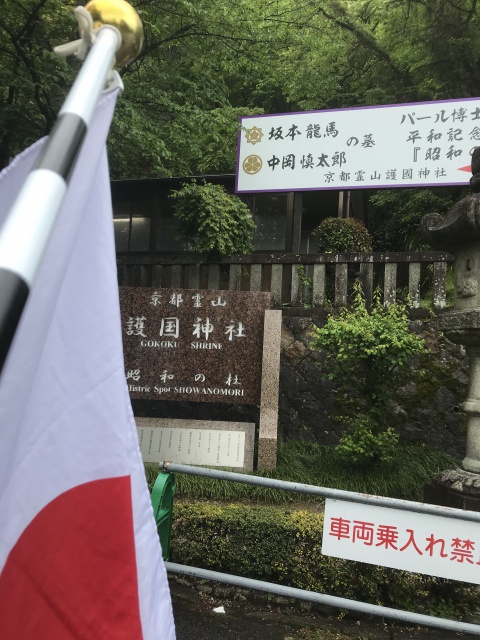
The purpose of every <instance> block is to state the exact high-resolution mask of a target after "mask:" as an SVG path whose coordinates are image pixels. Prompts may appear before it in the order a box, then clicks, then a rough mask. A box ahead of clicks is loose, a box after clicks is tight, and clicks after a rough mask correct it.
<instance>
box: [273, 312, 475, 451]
mask: <svg viewBox="0 0 480 640" xmlns="http://www.w3.org/2000/svg"><path fill="white" fill-rule="evenodd" d="M312 322H314V323H315V324H317V325H319V326H321V325H322V324H323V322H324V319H323V318H298V317H297V318H295V317H286V318H284V322H283V336H282V370H281V377H280V416H281V417H280V430H281V433H282V436H283V438H284V439H286V440H289V439H294V438H298V437H301V438H303V439H309V440H314V441H316V442H320V443H322V444H336V443H337V442H338V439H339V437H340V436H341V435H342V433H343V432H344V429H345V428H346V425H345V424H342V423H339V422H337V421H335V420H332V419H331V416H332V415H333V416H334V415H338V414H339V413H340V412H341V407H342V397H341V395H340V392H339V391H338V389H337V388H336V387H335V384H334V383H332V382H329V381H328V380H325V379H324V377H323V376H322V374H321V373H320V370H319V368H318V366H317V364H316V362H317V361H318V360H319V358H320V357H321V356H320V355H319V354H317V353H315V352H312V351H311V350H310V348H309V333H310V330H309V327H310V325H311V323H312ZM411 329H412V330H413V331H415V332H416V333H419V334H420V335H421V336H422V337H423V338H424V339H425V341H426V344H427V346H428V349H429V353H428V355H426V356H422V357H421V358H415V360H414V361H413V362H412V363H411V365H410V367H409V369H408V370H407V371H406V372H405V373H404V374H402V375H401V376H400V378H399V386H398V388H397V390H396V393H395V398H394V402H392V403H391V405H390V407H389V409H390V419H391V422H390V424H391V426H393V427H395V428H396V429H397V431H398V432H399V433H400V435H401V438H402V440H404V441H406V442H411V443H415V444H419V443H425V444H427V445H429V446H430V447H432V448H433V449H437V450H440V451H445V452H448V453H450V454H452V455H455V456H458V457H460V458H462V457H463V456H464V455H465V433H466V431H465V425H466V416H465V415H464V414H463V413H462V411H461V409H460V405H461V403H462V402H463V400H465V399H466V396H467V385H468V361H467V358H466V355H465V351H464V349H463V347H460V346H458V345H454V344H452V343H451V342H449V341H447V340H446V339H444V338H442V337H441V336H439V334H438V333H437V332H436V331H435V330H434V328H433V327H432V322H425V321H421V320H416V321H412V322H411ZM419 368H423V369H424V370H425V371H426V374H425V375H424V376H423V377H419V376H418V375H416V374H415V372H416V371H418V369H419Z"/></svg>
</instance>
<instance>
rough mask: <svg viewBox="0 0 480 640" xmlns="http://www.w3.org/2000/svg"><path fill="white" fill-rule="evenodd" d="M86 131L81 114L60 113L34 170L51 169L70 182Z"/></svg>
mask: <svg viewBox="0 0 480 640" xmlns="http://www.w3.org/2000/svg"><path fill="white" fill-rule="evenodd" d="M86 132H87V125H86V124H85V121H84V120H83V119H82V118H81V117H80V116H78V115H76V114H75V113H63V114H62V115H60V116H59V117H58V119H57V120H56V122H55V124H54V126H53V129H52V132H51V133H50V135H49V137H48V140H47V142H46V144H45V146H44V147H43V149H42V151H41V152H40V155H39V156H38V158H37V160H36V162H35V164H34V166H33V169H32V170H35V169H49V170H50V171H54V172H55V173H58V174H59V175H60V176H62V178H63V179H64V180H65V182H68V180H69V179H70V175H71V173H72V171H73V167H74V166H75V161H76V159H77V156H78V153H79V151H80V148H81V146H82V142H83V139H84V137H85V134H86Z"/></svg>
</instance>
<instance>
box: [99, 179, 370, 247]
mask: <svg viewBox="0 0 480 640" xmlns="http://www.w3.org/2000/svg"><path fill="white" fill-rule="evenodd" d="M191 179H193V178H158V179H150V178H149V179H133V180H114V181H112V197H113V210H114V224H115V241H116V247H117V254H120V255H124V256H127V255H129V254H130V255H131V254H143V255H147V254H148V255H149V256H150V257H152V258H153V257H154V256H157V255H158V254H181V253H184V252H188V247H186V246H184V244H182V242H181V241H179V240H178V239H177V233H176V230H177V220H176V218H175V216H174V213H173V205H174V201H173V200H172V198H170V197H169V196H170V193H171V192H172V191H174V190H177V189H180V188H181V186H182V184H183V183H184V182H188V181H189V180H191ZM196 179H197V181H199V182H200V181H203V180H206V181H208V182H212V183H215V184H220V185H222V186H224V187H225V188H226V190H227V191H228V192H230V193H234V185H235V175H233V174H229V175H207V176H199V177H196ZM239 197H241V198H242V200H244V201H245V202H246V203H247V204H248V206H249V207H250V210H251V212H252V215H253V218H254V222H255V232H254V238H253V243H254V250H255V252H262V253H265V252H269V253H270V252H272V251H274V252H276V251H278V252H281V253H302V254H305V253H312V252H314V249H313V246H312V243H311V238H310V234H311V232H312V230H313V229H314V228H315V227H316V226H317V225H318V224H319V223H320V222H321V220H323V219H324V218H328V217H332V216H333V217H334V216H339V217H343V218H347V217H354V218H358V219H360V220H362V221H363V220H364V211H365V206H364V199H365V191H363V190H354V191H325V190H322V191H297V192H286V193H277V192H275V193H255V194H250V195H249V194H241V195H240V196H239Z"/></svg>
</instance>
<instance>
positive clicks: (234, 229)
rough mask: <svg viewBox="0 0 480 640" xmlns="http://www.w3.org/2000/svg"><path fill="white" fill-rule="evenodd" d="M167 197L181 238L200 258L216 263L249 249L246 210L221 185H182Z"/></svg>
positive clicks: (250, 235)
mask: <svg viewBox="0 0 480 640" xmlns="http://www.w3.org/2000/svg"><path fill="white" fill-rule="evenodd" d="M171 197H172V198H174V199H175V205H174V208H175V214H176V216H177V217H178V218H179V220H180V225H179V233H180V236H181V238H182V239H184V240H185V241H186V242H187V243H188V244H189V245H190V247H191V248H192V249H193V250H194V251H198V253H200V254H201V255H202V257H205V258H207V259H218V258H223V257H228V256H231V255H232V254H234V253H249V252H250V251H251V250H252V249H253V246H252V238H253V220H252V217H251V215H250V209H249V208H248V207H247V205H246V204H245V203H244V202H243V201H242V200H240V198H237V196H234V195H231V194H229V193H227V191H226V190H225V189H224V187H222V186H221V185H218V184H211V183H204V184H197V183H196V182H191V183H186V184H184V185H183V187H182V188H181V189H179V190H178V191H174V192H173V193H172V195H171Z"/></svg>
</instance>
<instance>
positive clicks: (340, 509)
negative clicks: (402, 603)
mask: <svg viewBox="0 0 480 640" xmlns="http://www.w3.org/2000/svg"><path fill="white" fill-rule="evenodd" d="M322 553H323V554H325V555H327V556H335V557H337V558H345V559H347V560H357V561H359V562H367V563H369V564H376V565H381V566H384V567H392V568H393V569H403V570H405V571H412V572H414V573H423V574H426V575H430V576H438V577H440V578H450V579H452V580H462V581H464V582H471V583H473V584H480V524H479V523H475V522H467V521H462V520H458V519H456V518H447V517H445V516H435V515H428V514H424V513H413V512H411V511H408V512H407V511H400V510H398V509H390V508H385V507H376V506H371V505H365V504H356V503H353V502H344V501H341V500H326V502H325V522H324V529H323V544H322Z"/></svg>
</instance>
